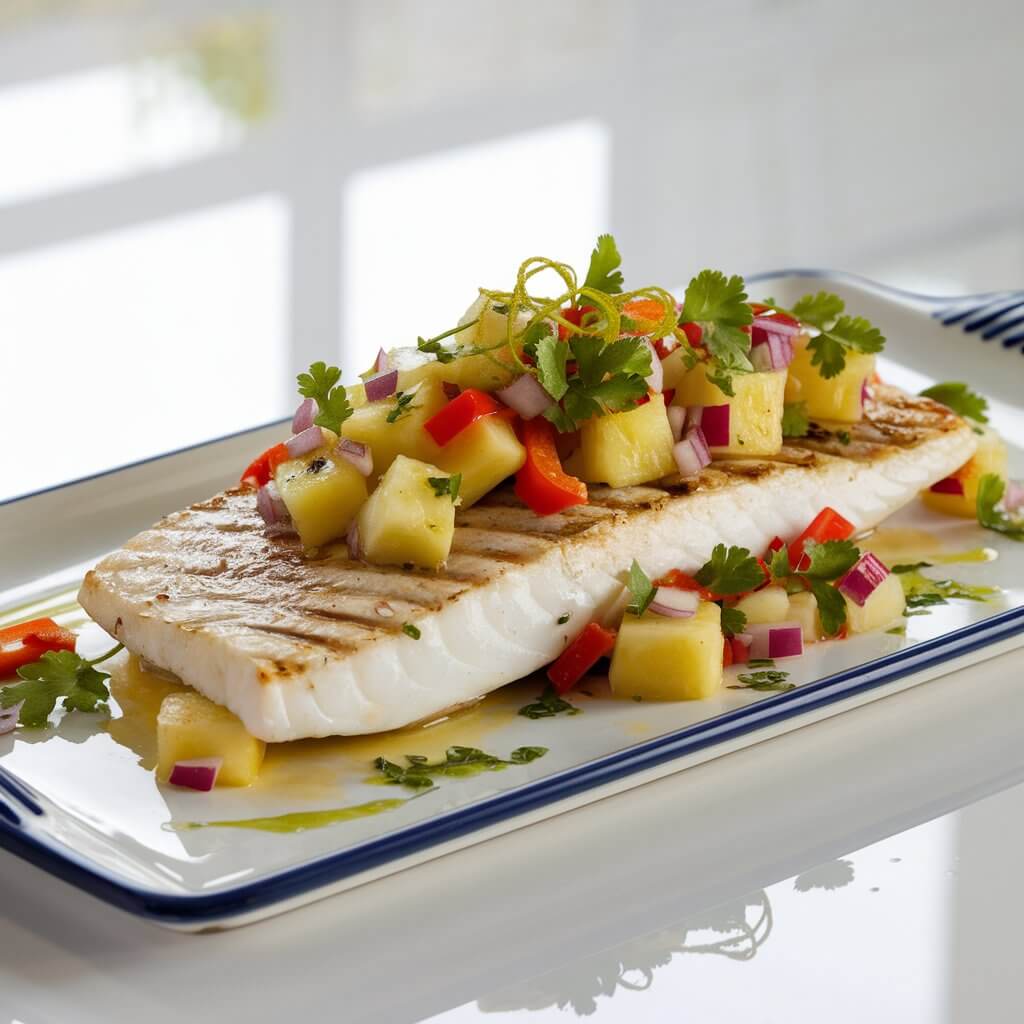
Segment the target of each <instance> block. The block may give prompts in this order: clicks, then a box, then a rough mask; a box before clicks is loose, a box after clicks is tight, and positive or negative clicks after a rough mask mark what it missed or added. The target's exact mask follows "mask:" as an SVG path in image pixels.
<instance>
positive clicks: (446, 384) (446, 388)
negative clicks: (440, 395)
mask: <svg viewBox="0 0 1024 1024" xmlns="http://www.w3.org/2000/svg"><path fill="white" fill-rule="evenodd" d="M441 390H442V391H443V392H444V397H445V398H447V399H448V401H449V402H454V401H455V399H456V398H458V397H459V395H461V394H462V388H460V387H459V385H458V384H454V383H453V382H452V381H450V380H446V381H442V382H441Z"/></svg>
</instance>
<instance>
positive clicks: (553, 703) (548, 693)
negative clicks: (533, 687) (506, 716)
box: [518, 686, 580, 718]
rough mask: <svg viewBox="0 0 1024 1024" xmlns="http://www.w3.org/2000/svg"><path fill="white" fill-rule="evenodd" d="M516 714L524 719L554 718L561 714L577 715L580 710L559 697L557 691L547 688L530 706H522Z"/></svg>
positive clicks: (550, 687)
mask: <svg viewBox="0 0 1024 1024" xmlns="http://www.w3.org/2000/svg"><path fill="white" fill-rule="evenodd" d="M518 713H519V714H520V715H522V716H523V717H524V718H554V717H555V716H556V715H561V714H566V715H578V714H579V713H580V708H578V707H576V706H575V705H574V704H570V703H569V702H568V701H567V700H565V699H564V698H563V697H559V695H558V691H557V690H556V689H555V688H554V687H553V686H548V687H546V688H545V690H544V692H543V693H542V694H541V695H540V696H539V697H538V698H537V699H536V700H535V701H534V702H533V703H532V704H526V705H524V706H523V707H521V708H520V709H519V712H518Z"/></svg>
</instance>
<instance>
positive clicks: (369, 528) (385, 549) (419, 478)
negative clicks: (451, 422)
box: [357, 455, 461, 569]
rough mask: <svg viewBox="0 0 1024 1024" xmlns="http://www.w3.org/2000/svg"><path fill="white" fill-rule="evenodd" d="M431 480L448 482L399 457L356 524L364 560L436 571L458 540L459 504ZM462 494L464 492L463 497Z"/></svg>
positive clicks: (432, 468) (421, 464) (425, 467)
mask: <svg viewBox="0 0 1024 1024" xmlns="http://www.w3.org/2000/svg"><path fill="white" fill-rule="evenodd" d="M431 479H434V480H447V479H450V477H449V474H448V473H446V472H444V471H443V470H441V469H438V468H437V466H431V465H430V464H429V463H426V462H420V461H419V460H418V459H410V458H408V457H407V456H405V455H399V456H398V457H397V458H396V459H395V461H394V462H392V463H391V468H390V469H389V470H388V471H387V472H386V473H385V474H384V476H383V477H382V478H381V481H380V484H379V485H378V487H377V489H376V490H375V491H374V492H373V494H371V495H370V500H369V501H367V502H366V504H365V505H364V506H363V507H362V509H361V510H360V512H359V518H358V520H357V524H358V525H357V529H358V531H359V546H360V548H361V549H362V554H363V557H364V558H366V560H367V561H368V562H373V563H375V564H376V565H416V566H420V567H421V568H423V569H436V568H438V567H439V566H440V565H441V564H442V563H443V562H444V560H445V559H446V558H447V557H448V552H449V551H450V550H451V547H452V537H453V536H454V535H455V504H454V502H453V501H452V497H451V494H450V493H447V492H445V493H438V492H439V490H440V486H439V485H435V484H432V483H431V482H430V480H431ZM460 493H461V491H460Z"/></svg>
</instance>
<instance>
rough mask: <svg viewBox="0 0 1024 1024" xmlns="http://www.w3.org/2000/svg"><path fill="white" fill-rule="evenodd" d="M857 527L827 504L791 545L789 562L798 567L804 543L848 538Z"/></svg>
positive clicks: (821, 542) (822, 542)
mask: <svg viewBox="0 0 1024 1024" xmlns="http://www.w3.org/2000/svg"><path fill="white" fill-rule="evenodd" d="M854 530H855V527H854V525H853V523H851V522H850V521H849V520H848V519H844V518H843V517H842V516H841V515H840V514H839V513H838V512H837V511H836V510H835V509H834V508H830V507H828V506H826V507H825V508H823V509H822V510H821V511H820V512H819V513H818V514H817V515H816V516H815V517H814V518H813V519H812V520H811V524H810V526H808V527H807V529H806V530H804V532H803V533H801V534H800V536H799V537H797V539H796V540H795V541H793V543H792V544H790V545H789V564H790V565H791V566H792V567H793V568H794V569H797V568H799V567H800V563H801V562H802V561H803V557H804V545H805V544H806V543H807V542H808V541H809V540H813V541H817V543H819V544H824V543H825V541H828V540H847V539H848V538H849V537H852V536H853V533H854Z"/></svg>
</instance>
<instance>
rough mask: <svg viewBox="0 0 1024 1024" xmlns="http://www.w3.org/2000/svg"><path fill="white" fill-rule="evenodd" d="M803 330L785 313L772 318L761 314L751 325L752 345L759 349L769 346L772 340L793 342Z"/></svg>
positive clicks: (773, 315) (775, 314)
mask: <svg viewBox="0 0 1024 1024" xmlns="http://www.w3.org/2000/svg"><path fill="white" fill-rule="evenodd" d="M801 330H802V328H801V327H800V324H799V323H798V322H797V321H796V320H794V319H793V318H792V317H790V316H786V314H785V313H773V314H772V315H770V316H769V315H765V314H759V315H758V316H755V317H754V322H753V323H752V324H751V325H750V344H751V345H752V346H753V347H754V348H757V347H758V346H759V345H766V344H768V343H769V342H770V341H771V339H772V338H784V339H785V340H786V341H790V342H792V339H793V338H794V337H796V335H798V334H799V333H800V331H801Z"/></svg>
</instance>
